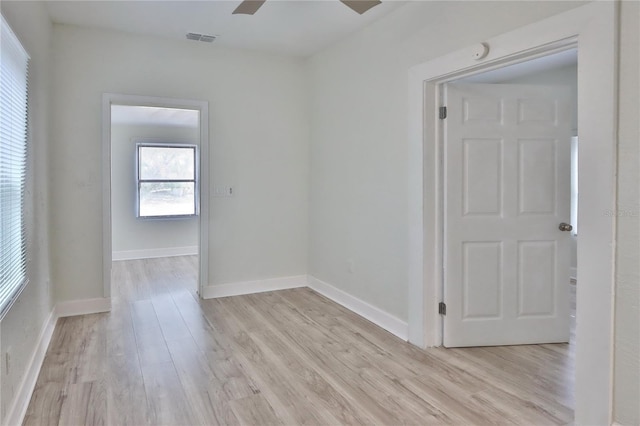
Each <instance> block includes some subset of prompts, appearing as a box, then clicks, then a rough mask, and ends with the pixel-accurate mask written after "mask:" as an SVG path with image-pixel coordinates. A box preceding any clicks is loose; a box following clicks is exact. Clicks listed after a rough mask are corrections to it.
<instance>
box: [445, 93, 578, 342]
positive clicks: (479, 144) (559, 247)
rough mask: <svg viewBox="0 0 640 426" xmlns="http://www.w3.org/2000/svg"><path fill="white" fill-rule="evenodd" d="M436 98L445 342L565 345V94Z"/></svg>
mask: <svg viewBox="0 0 640 426" xmlns="http://www.w3.org/2000/svg"><path fill="white" fill-rule="evenodd" d="M443 95H444V98H445V105H446V106H447V117H446V119H444V121H443V125H444V126H443V130H444V134H443V136H444V154H445V162H444V168H445V170H444V178H445V182H444V183H445V185H444V187H445V197H444V202H445V215H444V225H445V234H444V250H445V251H444V265H445V271H444V280H445V281H444V300H445V302H446V305H447V312H446V316H445V318H444V335H443V337H444V345H445V346H447V347H459V346H488V345H510V344H533V343H555V342H568V341H569V301H568V291H569V287H568V284H569V243H570V241H569V240H570V233H569V232H562V231H560V230H559V228H558V226H559V224H560V223H561V222H569V218H570V161H571V160H570V140H571V133H570V129H571V125H570V117H571V111H570V98H569V96H570V94H569V89H568V88H565V87H549V86H528V85H507V84H447V85H445V86H444V91H443Z"/></svg>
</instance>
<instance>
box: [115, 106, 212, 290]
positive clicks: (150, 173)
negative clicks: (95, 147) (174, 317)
mask: <svg viewBox="0 0 640 426" xmlns="http://www.w3.org/2000/svg"><path fill="white" fill-rule="evenodd" d="M208 145H209V139H208V104H207V102H202V101H195V100H177V99H169V98H155V97H145V96H132V95H118V94H105V95H104V96H103V182H104V188H103V189H104V192H103V194H104V196H103V214H104V218H105V220H104V221H103V243H104V247H103V249H104V256H103V269H104V283H105V288H104V292H105V296H106V297H112V296H113V297H116V298H117V297H123V296H124V297H126V298H128V299H131V300H137V299H145V298H150V297H152V296H154V295H158V294H161V293H163V292H167V291H169V292H170V291H173V290H175V289H177V288H178V287H179V289H180V290H186V291H188V292H189V293H191V294H192V295H193V296H194V297H199V295H200V294H202V291H201V289H202V287H203V286H204V285H206V283H207V281H208V276H207V275H208V267H207V263H208V262H207V260H208V212H209V195H208V175H209V170H208V159H209V149H208ZM116 285H118V288H112V286H116ZM132 292H133V293H136V294H132ZM121 293H122V294H121ZM124 293H126V294H124Z"/></svg>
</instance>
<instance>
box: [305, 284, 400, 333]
mask: <svg viewBox="0 0 640 426" xmlns="http://www.w3.org/2000/svg"><path fill="white" fill-rule="evenodd" d="M309 288H311V289H312V290H314V291H317V292H318V293H320V294H322V295H323V296H325V297H327V298H329V299H331V300H333V301H334V302H336V303H337V304H339V305H342V306H344V307H345V308H347V309H349V310H350V311H352V312H355V313H356V314H358V315H360V316H361V317H363V318H366V319H368V320H369V321H371V322H372V323H374V324H375V325H377V326H378V327H381V328H384V329H385V330H387V331H388V332H389V333H391V334H393V335H395V336H397V337H399V338H400V339H402V340H404V341H407V339H408V325H407V323H406V322H404V321H402V320H401V319H399V318H396V317H394V316H393V315H391V314H389V313H387V312H385V311H383V310H381V309H379V308H376V307H375V306H373V305H370V304H368V303H367V302H365V301H363V300H360V299H358V298H357V297H355V296H352V295H350V294H348V293H345V292H344V291H342V290H340V289H338V288H336V287H334V286H332V285H331V284H328V283H326V282H324V281H321V280H319V279H317V278H315V277H313V276H309Z"/></svg>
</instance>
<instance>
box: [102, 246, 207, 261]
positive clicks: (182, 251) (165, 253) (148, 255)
mask: <svg viewBox="0 0 640 426" xmlns="http://www.w3.org/2000/svg"><path fill="white" fill-rule="evenodd" d="M194 254H198V246H188V247H167V248H157V249H142V250H124V251H114V252H113V253H112V254H111V259H112V260H113V261H117V260H137V259H153V258H156V257H174V256H190V255H194Z"/></svg>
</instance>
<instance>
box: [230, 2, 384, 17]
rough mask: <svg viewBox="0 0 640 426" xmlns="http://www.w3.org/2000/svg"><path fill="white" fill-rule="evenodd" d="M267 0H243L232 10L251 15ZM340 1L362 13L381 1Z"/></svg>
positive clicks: (235, 12) (235, 13)
mask: <svg viewBox="0 0 640 426" xmlns="http://www.w3.org/2000/svg"><path fill="white" fill-rule="evenodd" d="M265 1H267V0H244V1H243V2H242V3H240V5H239V6H238V7H237V8H236V10H234V11H233V14H234V15H237V14H240V15H253V14H254V13H256V12H257V11H258V9H260V7H261V6H262V5H263V4H264V2H265ZM340 2H341V3H343V4H344V5H346V6H347V7H349V8H350V9H351V10H353V11H354V12H357V13H359V14H360V15H362V14H363V13H365V12H366V11H367V10H369V9H371V8H372V7H374V6H377V5H379V4H380V3H382V2H381V1H379V0H340Z"/></svg>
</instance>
